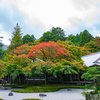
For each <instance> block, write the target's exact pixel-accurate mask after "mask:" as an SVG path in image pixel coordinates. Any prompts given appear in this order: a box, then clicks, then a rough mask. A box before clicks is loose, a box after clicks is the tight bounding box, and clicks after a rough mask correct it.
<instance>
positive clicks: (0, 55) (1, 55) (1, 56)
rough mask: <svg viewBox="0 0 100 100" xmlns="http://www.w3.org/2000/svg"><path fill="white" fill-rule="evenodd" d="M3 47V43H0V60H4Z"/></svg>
mask: <svg viewBox="0 0 100 100" xmlns="http://www.w3.org/2000/svg"><path fill="white" fill-rule="evenodd" d="M2 46H3V44H2V43H0V60H1V59H2V58H4V52H5V51H4V50H3V49H2Z"/></svg>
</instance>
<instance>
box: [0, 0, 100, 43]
mask: <svg viewBox="0 0 100 100" xmlns="http://www.w3.org/2000/svg"><path fill="white" fill-rule="evenodd" d="M17 23H18V24H19V26H20V27H21V28H22V29H21V31H22V33H23V36H24V35H26V34H30V35H32V34H33V35H34V36H35V37H36V38H37V39H38V38H40V37H41V36H42V34H43V33H44V32H46V31H49V30H50V29H51V28H52V27H61V28H62V29H63V30H64V31H65V34H66V35H67V36H68V35H70V34H73V35H76V34H77V33H80V32H82V31H84V30H85V29H87V30H88V31H89V32H90V33H91V34H92V35H93V36H100V0H0V36H4V38H3V41H2V42H3V43H5V44H10V41H9V38H11V34H12V32H13V30H14V27H15V26H16V24H17Z"/></svg>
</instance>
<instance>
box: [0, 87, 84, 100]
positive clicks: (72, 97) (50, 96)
mask: <svg viewBox="0 0 100 100" xmlns="http://www.w3.org/2000/svg"><path fill="white" fill-rule="evenodd" d="M82 91H84V90H83V89H71V90H70V91H68V89H61V90H60V91H57V92H49V93H45V94H46V95H47V96H46V97H39V93H15V92H13V96H8V94H9V92H11V90H0V98H2V99H4V100H22V99H25V98H40V99H43V100H85V97H84V96H83V95H82V94H81V92H82Z"/></svg>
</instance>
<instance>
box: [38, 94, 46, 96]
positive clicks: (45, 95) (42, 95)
mask: <svg viewBox="0 0 100 100" xmlns="http://www.w3.org/2000/svg"><path fill="white" fill-rule="evenodd" d="M39 96H47V95H46V94H44V93H41V94H39Z"/></svg>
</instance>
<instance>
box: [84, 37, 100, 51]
mask: <svg viewBox="0 0 100 100" xmlns="http://www.w3.org/2000/svg"><path fill="white" fill-rule="evenodd" d="M85 47H86V48H89V49H90V51H91V52H98V51H100V37H96V38H94V39H92V40H91V41H90V42H88V43H86V44H85Z"/></svg>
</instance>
